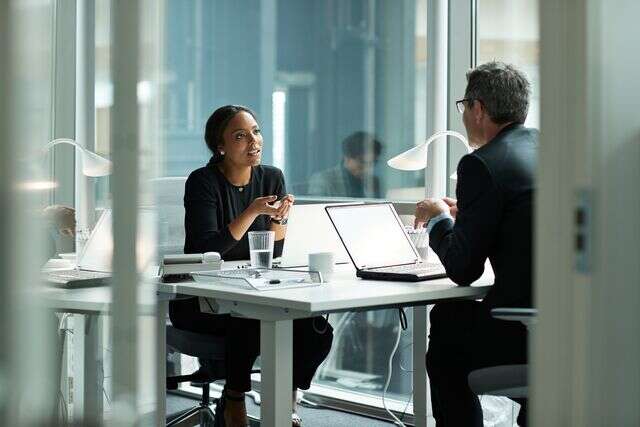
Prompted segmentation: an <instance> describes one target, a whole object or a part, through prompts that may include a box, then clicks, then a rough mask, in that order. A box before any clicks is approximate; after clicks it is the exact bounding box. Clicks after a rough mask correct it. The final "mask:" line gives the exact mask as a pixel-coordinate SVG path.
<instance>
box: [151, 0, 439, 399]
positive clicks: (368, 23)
mask: <svg viewBox="0 0 640 427" xmlns="http://www.w3.org/2000/svg"><path fill="white" fill-rule="evenodd" d="M426 3H427V1H426V0H411V1H403V2H393V1H382V0H374V1H371V0H339V1H338V0H325V1H317V0H304V1H302V0H262V1H258V0H242V1H238V0H215V1H198V0H189V1H180V2H176V1H168V2H166V3H165V8H166V10H165V16H166V22H165V25H164V27H165V28H164V31H165V37H166V39H165V45H164V58H165V62H164V70H163V79H164V102H163V104H164V106H163V112H162V122H163V124H162V129H161V132H162V135H161V137H160V144H161V148H160V150H161V152H162V153H163V157H162V161H161V174H162V175H163V176H164V178H161V182H162V184H163V191H162V193H172V194H173V195H174V196H173V197H174V199H175V200H176V203H177V205H176V206H175V212H174V213H170V212H169V211H166V210H165V212H169V213H167V214H166V215H165V218H164V219H163V218H161V224H160V233H161V235H160V240H161V242H163V241H165V243H166V248H171V247H173V248H176V249H178V250H181V245H182V243H183V241H181V239H176V238H175V236H179V235H181V233H182V231H181V230H179V229H178V228H181V227H182V223H180V222H179V221H175V220H173V219H171V218H170V217H171V216H172V215H174V214H175V215H180V212H181V209H182V200H181V196H182V191H183V185H184V184H183V181H182V178H181V177H184V176H186V175H188V174H189V173H190V172H191V171H193V170H195V169H197V168H199V167H201V166H203V165H205V164H206V163H207V162H208V160H209V157H210V155H211V154H210V153H209V151H208V150H207V148H206V146H205V143H204V139H203V133H204V125H205V122H206V120H207V118H208V117H209V115H210V114H211V113H212V112H213V111H214V110H215V109H216V108H217V107H220V106H222V105H225V104H243V105H246V106H248V107H250V108H251V109H253V110H254V111H255V112H256V113H257V115H258V118H259V122H260V125H261V127H262V132H263V135H264V140H265V147H264V154H263V163H265V164H271V165H275V166H277V167H279V168H280V169H282V171H283V172H284V175H285V179H286V185H287V189H288V191H289V192H290V193H293V194H294V195H295V196H296V197H297V198H298V200H300V199H301V198H304V196H312V197H314V198H322V199H327V198H333V197H339V198H345V197H348V198H353V197H355V198H385V197H386V198H390V199H395V200H398V199H402V198H405V199H406V200H411V201H415V200H417V198H419V197H420V196H422V195H424V172H423V171H418V172H399V171H395V170H392V169H391V168H389V167H388V166H387V165H386V160H387V159H388V158H390V157H392V156H394V155H396V154H397V153H399V152H402V151H404V150H406V149H408V148H410V147H412V146H414V145H416V144H417V143H420V142H423V141H424V139H425V137H426V135H425V133H426V103H427V94H426V81H427V78H428V76H427V74H426V60H427V57H426V20H427V15H426V13H427V10H426ZM407 189H408V191H407ZM161 197H162V196H161ZM170 197H171V196H167V199H168V198H170ZM161 216H162V214H161ZM172 224H173V225H172ZM176 224H177V225H176ZM166 248H165V249H166ZM161 251H162V249H161ZM409 311H410V310H409ZM407 315H408V317H409V319H410V318H411V313H410V312H408V313H407ZM330 321H331V323H332V325H333V326H334V328H335V331H336V334H335V341H334V346H333V349H332V352H331V355H330V356H329V359H328V360H327V361H326V362H325V363H324V364H323V365H322V366H321V368H320V369H319V371H318V375H317V377H316V384H317V385H322V386H326V387H333V388H336V389H342V390H344V391H355V392H361V393H365V394H368V395H374V396H380V395H381V393H382V387H383V384H384V379H385V375H386V370H387V366H386V364H387V359H388V357H389V355H390V351H391V349H392V347H393V343H394V340H395V337H396V333H397V328H398V324H399V322H398V311H397V310H383V311H377V312H368V313H346V314H339V315H332V316H331V318H330ZM410 337H411V330H408V331H405V332H403V339H402V341H401V346H400V349H399V353H398V355H396V359H395V360H396V363H395V367H394V376H393V378H392V381H391V385H390V388H389V392H390V395H391V396H392V397H397V398H399V399H401V400H403V401H406V400H408V399H409V397H410V394H411V389H412V387H411V374H410V373H409V372H405V371H403V370H402V369H401V368H400V364H402V367H407V366H411V359H410V357H411V348H410V346H409V344H410V340H411V338H410ZM183 361H184V360H183ZM193 367H194V366H193V365H190V367H189V368H187V366H185V369H187V370H189V369H193Z"/></svg>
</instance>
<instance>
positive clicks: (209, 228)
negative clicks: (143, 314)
mask: <svg viewBox="0 0 640 427" xmlns="http://www.w3.org/2000/svg"><path fill="white" fill-rule="evenodd" d="M204 139H205V142H206V144H207V147H209V149H210V150H211V152H212V153H213V157H212V158H211V160H210V161H209V163H208V164H207V165H206V166H205V167H203V168H200V169H197V170H195V171H194V172H192V173H191V175H189V178H188V179H187V182H186V185H185V195H184V207H185V231H186V240H185V245H184V252H185V253H200V252H209V251H215V252H219V253H220V254H221V255H222V258H223V259H224V260H227V261H230V260H244V259H249V242H248V239H247V232H248V231H254V230H255V231H261V230H273V231H274V232H275V239H276V242H275V245H274V256H279V255H280V254H281V253H282V246H283V243H284V236H285V231H286V226H285V224H286V218H287V213H288V211H289V208H290V206H291V205H292V204H293V201H294V200H293V196H291V195H287V194H286V190H285V184H284V176H283V175H282V172H281V171H280V170H279V169H277V168H275V167H272V166H263V165H260V159H261V155H262V146H263V141H262V134H261V133H260V128H259V126H258V123H257V121H256V118H255V115H254V114H253V112H252V111H251V110H249V109H248V108H246V107H242V106H236V105H227V106H224V107H221V108H218V109H217V110H216V111H215V112H214V113H213V114H212V115H211V117H209V120H207V124H206V128H205V136H204ZM277 196H284V197H283V199H282V202H281V203H280V204H279V205H276V204H273V202H275V201H276V199H277ZM169 314H170V317H171V322H172V323H173V325H174V326H175V327H176V328H179V329H185V330H189V331H193V332H199V333H209V334H215V335H222V336H224V337H225V342H226V353H227V356H226V374H227V378H226V385H225V390H224V392H223V397H222V398H221V399H220V401H219V403H218V411H216V425H220V426H224V425H226V426H242V427H244V426H246V425H247V415H246V408H245V406H244V393H245V392H247V391H249V390H250V389H251V381H250V373H251V368H252V366H253V363H254V361H255V359H256V357H257V356H258V355H259V353H260V323H259V321H257V320H250V319H242V318H238V317H231V316H229V315H214V314H206V313H202V312H200V308H199V303H198V299H197V298H190V299H186V300H178V301H173V302H172V303H171V304H170V307H169ZM332 340H333V331H332V328H331V326H330V325H329V324H328V323H327V322H326V321H325V319H324V318H322V317H317V318H312V319H301V320H294V321H293V387H294V390H293V395H292V398H293V402H294V414H293V415H292V425H293V426H299V425H300V423H301V421H300V418H299V417H298V416H297V415H296V414H295V395H296V390H297V389H298V388H301V389H308V388H309V386H310V384H311V380H312V378H313V375H314V374H315V372H316V369H317V368H318V366H320V364H321V363H322V361H323V360H324V359H325V357H326V356H327V354H328V353H329V350H330V348H331V342H332ZM218 414H224V420H225V422H226V424H225V422H220V419H221V417H220V416H219V415H218Z"/></svg>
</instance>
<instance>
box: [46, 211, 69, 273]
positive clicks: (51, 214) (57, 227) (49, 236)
mask: <svg viewBox="0 0 640 427" xmlns="http://www.w3.org/2000/svg"><path fill="white" fill-rule="evenodd" d="M42 217H43V218H44V221H45V224H46V230H47V232H46V245H47V247H46V254H45V255H46V259H47V260H48V259H51V258H53V257H55V256H56V255H57V254H58V249H57V248H56V237H57V235H58V234H59V235H62V236H67V237H73V236H75V234H76V211H75V209H73V208H70V207H68V206H62V205H50V206H47V207H46V208H44V209H43V210H42Z"/></svg>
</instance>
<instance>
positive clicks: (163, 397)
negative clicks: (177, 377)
mask: <svg viewBox="0 0 640 427" xmlns="http://www.w3.org/2000/svg"><path fill="white" fill-rule="evenodd" d="M157 304H158V305H157V307H156V327H155V332H156V378H157V380H156V423H155V424H156V425H157V426H158V427H162V426H164V425H165V424H166V421H165V419H166V414H167V408H166V404H167V394H166V393H167V366H166V365H167V333H166V324H167V308H168V305H169V301H168V300H166V299H162V297H160V298H158V302H157Z"/></svg>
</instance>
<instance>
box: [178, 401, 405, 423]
mask: <svg viewBox="0 0 640 427" xmlns="http://www.w3.org/2000/svg"><path fill="white" fill-rule="evenodd" d="M196 405H197V400H195V399H191V398H189V397H184V396H180V395H175V394H167V414H173V413H176V412H180V411H182V410H185V409H188V408H191V407H193V406H196ZM247 412H248V413H249V416H251V417H254V418H258V416H259V413H260V407H259V406H257V405H256V404H255V403H254V402H253V400H252V399H249V398H247ZM298 415H300V417H301V418H302V423H303V425H304V427H389V426H393V424H392V423H389V422H384V421H380V420H376V419H373V418H367V417H362V416H358V415H354V414H349V413H345V412H340V411H335V410H332V409H320V408H305V407H302V406H301V407H299V408H298ZM259 425H260V424H259V423H257V422H256V423H252V424H251V426H252V427H254V426H259Z"/></svg>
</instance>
